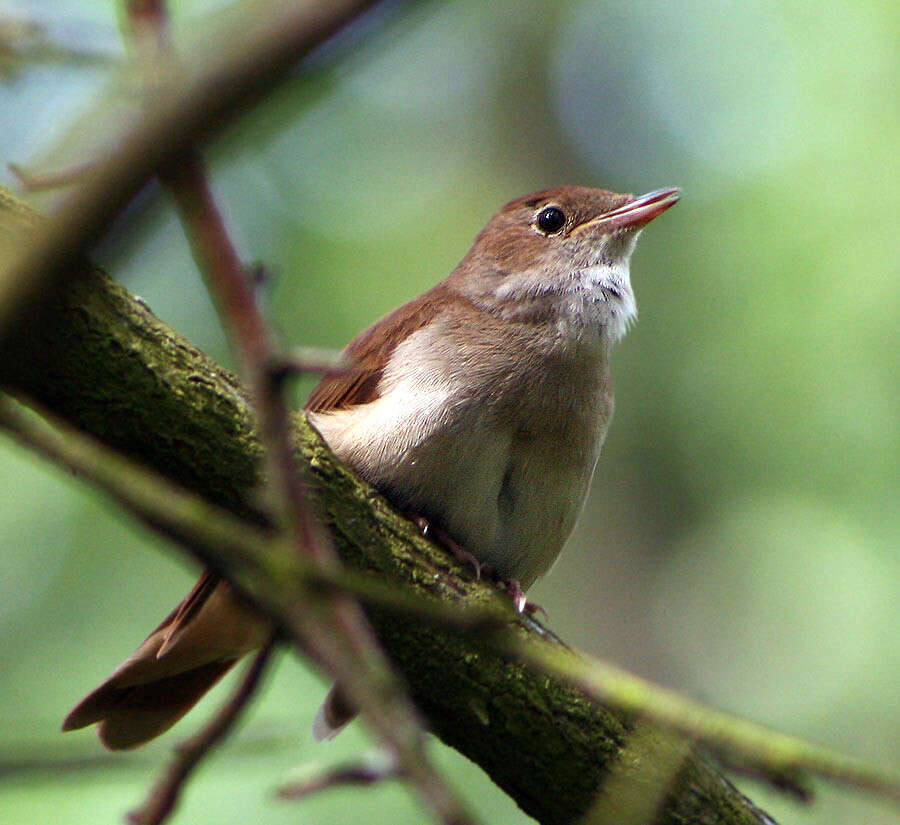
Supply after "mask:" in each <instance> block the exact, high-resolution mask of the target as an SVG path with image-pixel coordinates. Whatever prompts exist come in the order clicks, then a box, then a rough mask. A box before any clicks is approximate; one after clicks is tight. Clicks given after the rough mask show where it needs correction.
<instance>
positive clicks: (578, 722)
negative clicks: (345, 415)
mask: <svg viewBox="0 0 900 825" xmlns="http://www.w3.org/2000/svg"><path fill="white" fill-rule="evenodd" d="M3 207H6V209H5V211H6V213H7V214H6V220H0V244H2V242H3V241H4V240H5V241H7V243H9V244H20V243H21V242H22V234H23V231H24V230H25V227H27V225H28V224H29V223H32V222H33V220H34V218H32V217H30V216H29V215H28V213H27V212H26V211H25V210H24V209H23V208H22V207H21V205H20V204H18V202H16V201H14V200H13V199H11V198H9V196H6V197H0V210H3ZM4 227H5V228H6V230H7V231H6V232H5V233H4V231H3V228H4ZM0 251H2V250H0ZM50 303H51V308H50V313H49V314H48V315H47V316H46V318H47V320H46V321H45V322H44V323H42V324H39V325H32V326H30V327H28V328H26V329H23V330H22V331H21V332H20V335H19V337H18V338H17V339H15V340H14V341H13V342H12V343H11V344H10V345H9V346H8V347H7V348H6V349H5V350H4V351H3V352H2V353H0V383H3V384H4V385H6V386H9V387H12V388H14V389H16V390H17V391H18V392H21V393H24V394H26V395H29V396H31V397H32V398H34V399H36V400H37V401H38V402H39V403H41V404H42V405H44V406H46V407H47V408H49V409H51V410H52V411H53V412H54V414H56V415H58V416H60V417H62V418H64V419H66V420H68V421H70V422H71V423H72V424H74V425H75V426H77V427H79V428H81V429H83V430H85V431H87V432H89V433H91V434H93V435H94V436H96V437H97V438H98V439H100V440H101V441H102V442H104V443H106V444H107V445H109V446H111V447H114V448H116V449H118V450H121V451H122V452H124V453H125V454H126V455H128V456H130V457H131V458H133V459H136V460H138V461H140V462H142V463H144V464H146V465H148V466H150V467H153V468H155V469H156V470H157V471H159V472H160V473H162V474H164V475H166V476H168V477H169V478H171V479H173V480H175V481H177V482H178V483H179V484H181V485H183V486H185V487H188V488H189V489H191V490H194V491H196V492H198V493H200V494H201V495H202V496H203V497H204V498H206V499H207V500H209V501H212V502H214V503H216V504H219V505H221V506H223V507H225V508H227V509H229V510H231V511H232V512H233V513H235V514H237V515H239V516H242V517H246V518H249V519H251V520H252V521H254V522H255V523H257V524H263V523H264V521H265V520H264V518H263V516H262V514H261V513H259V511H258V509H257V508H256V506H255V503H254V499H255V490H256V487H257V485H258V482H259V472H260V466H261V464H260V446H259V442H258V440H257V437H256V432H255V421H254V418H253V414H252V410H251V408H250V405H249V403H248V400H247V397H246V394H245V392H244V390H243V389H242V388H241V387H240V385H239V384H238V383H237V382H236V381H235V379H234V378H233V377H232V376H231V375H230V374H228V373H227V372H226V371H224V370H222V369H221V367H219V366H218V365H217V364H215V363H214V362H212V361H211V360H210V359H208V358H207V357H206V356H204V355H203V354H202V353H201V352H199V351H198V350H196V349H195V348H194V347H192V346H191V345H190V344H189V343H187V342H186V341H185V340H184V339H182V338H181V337H180V336H178V334H177V333H175V332H174V331H173V330H171V329H170V328H168V327H167V326H165V325H164V324H162V323H161V322H160V321H159V320H158V319H156V318H155V317H154V316H153V315H152V313H150V311H149V310H148V309H147V308H146V307H145V306H143V305H142V304H141V303H139V302H138V301H136V300H134V299H133V298H132V297H131V296H130V295H129V294H128V293H127V292H126V291H125V290H124V289H122V288H121V287H119V286H118V285H116V284H114V283H113V282H111V281H110V280H109V279H108V278H106V277H105V276H104V275H103V274H102V273H100V272H98V271H96V270H88V271H85V272H84V273H83V277H81V278H79V279H77V280H75V281H73V282H72V283H71V285H70V286H69V287H68V288H67V289H66V290H65V292H58V293H55V294H54V295H53V296H52V298H51V301H50ZM292 427H293V429H292V439H293V443H294V447H295V449H296V451H297V453H298V455H299V456H300V457H301V459H302V461H303V462H304V464H305V466H306V467H307V468H308V472H309V478H310V481H311V484H312V493H313V495H314V498H315V500H316V502H317V505H318V507H319V510H320V512H321V513H322V516H323V518H324V520H325V522H326V525H327V527H328V528H329V531H330V532H331V534H332V536H333V538H334V541H335V544H336V546H337V548H338V550H339V551H340V553H341V556H342V558H343V559H344V561H345V562H346V563H347V564H349V565H351V566H352V567H354V568H356V569H359V570H364V571H368V572H374V573H376V574H377V576H378V577H380V578H383V579H386V580H389V581H392V582H399V583H402V584H403V585H404V586H405V587H407V588H409V589H410V590H411V591H412V592H414V593H418V594H420V595H430V596H435V595H436V596H439V597H441V598H443V599H448V600H451V601H455V602H458V603H461V604H469V605H474V606H478V605H481V604H485V603H486V602H489V601H491V600H493V599H494V598H495V594H496V590H495V588H494V587H493V586H492V585H490V584H489V583H486V582H483V581H473V580H471V579H470V578H468V577H467V572H466V571H462V570H461V568H460V567H459V565H458V564H456V562H455V561H454V560H453V559H452V558H451V557H449V555H448V554H446V553H444V552H443V551H441V550H440V549H439V548H436V547H434V546H432V545H431V544H429V543H428V542H426V541H424V540H422V539H421V537H420V536H418V534H417V531H416V530H415V528H414V527H413V526H412V525H411V524H410V523H409V522H408V521H407V520H406V519H404V518H403V517H402V516H400V515H399V514H397V513H396V512H395V511H394V510H392V509H391V507H390V506H389V505H388V504H387V502H386V501H385V500H384V499H383V498H382V497H381V496H379V495H378V494H377V493H375V492H374V491H373V490H372V489H371V488H370V487H368V486H367V485H365V484H363V483H361V482H360V481H359V480H358V479H356V478H355V476H354V475H353V474H352V473H351V472H350V471H348V470H347V469H346V468H344V467H343V466H342V465H340V464H339V463H338V462H337V461H336V460H335V459H334V457H333V456H332V455H331V453H330V452H329V451H328V449H327V447H326V446H325V445H324V443H323V442H322V441H321V439H320V438H319V437H318V435H317V434H316V433H315V432H314V431H313V430H312V429H311V428H310V427H309V425H308V424H307V423H306V420H305V417H304V416H302V415H300V414H297V415H295V416H294V417H293V418H292ZM368 612H369V616H370V619H371V621H372V623H373V626H374V628H375V630H376V632H377V634H378V636H379V638H380V639H381V641H382V644H383V645H384V647H385V649H386V650H387V652H388V654H389V655H390V657H391V658H392V659H393V661H394V663H395V664H396V665H397V667H398V668H399V670H400V671H401V673H402V674H403V676H404V678H405V679H406V681H407V684H408V686H409V689H410V692H411V694H412V697H413V699H414V701H415V702H416V704H417V705H418V707H419V708H420V710H421V711H422V712H423V713H424V714H425V716H426V717H427V718H428V719H429V721H430V723H431V725H432V728H433V730H434V731H435V733H436V734H437V735H438V736H440V737H441V738H442V739H443V740H444V741H445V742H447V743H448V744H449V745H451V746H453V747H455V748H457V749H458V750H460V751H461V752H462V753H464V754H466V755H467V756H468V757H469V758H470V759H472V760H473V761H475V762H476V763H478V764H479V765H481V766H482V767H483V768H484V769H485V770H486V771H487V773H488V774H489V775H490V776H491V777H492V779H493V780H494V781H495V782H496V783H497V784H498V785H499V786H500V787H501V788H503V789H504V790H506V791H507V792H508V793H509V794H510V795H511V796H512V797H513V798H514V799H515V800H516V801H517V802H518V804H519V805H520V806H521V807H522V808H523V809H524V810H525V811H526V812H527V813H529V814H531V815H532V816H534V817H535V818H536V819H538V820H539V821H540V822H542V823H569V822H573V821H575V820H576V819H577V818H578V817H580V816H581V815H583V814H584V813H585V812H586V811H587V810H588V809H589V808H590V807H591V806H592V805H593V804H594V800H595V797H596V795H597V792H598V790H599V789H600V787H601V785H602V783H603V781H604V780H605V778H606V776H607V775H608V772H609V771H610V770H611V768H612V766H613V765H615V764H616V763H617V760H619V759H620V757H621V753H620V751H621V748H622V747H623V746H624V745H625V743H626V740H627V738H628V732H629V731H630V730H631V728H632V726H633V719H632V717H631V716H630V715H629V714H624V713H617V712H613V711H611V710H609V709H608V708H604V707H602V706H601V705H599V704H597V703H596V702H594V701H591V700H589V699H587V698H586V697H585V696H584V694H583V693H581V692H579V691H577V690H575V689H573V688H571V687H569V686H568V685H567V684H566V683H565V682H563V681H561V680H558V679H555V678H552V677H548V676H547V675H545V674H543V673H541V672H539V671H537V670H534V669H531V668H529V667H527V666H525V665H523V664H522V663H521V662H517V661H509V660H505V659H498V658H497V656H496V655H495V654H491V653H490V651H488V650H487V649H486V648H485V646H484V645H483V644H481V643H479V642H478V640H477V639H472V638H463V637H461V636H460V635H459V634H457V633H454V632H453V631H450V630H447V629H443V628H438V627H435V626H434V625H433V624H430V623H421V622H409V621H408V620H405V619H404V618H402V617H398V615H397V614H396V613H395V612H393V611H391V610H384V609H379V608H371V609H370V610H369V611H368ZM522 632H525V631H522ZM663 758H665V759H666V760H668V756H667V755H666V754H663ZM647 759H648V760H651V761H652V749H651V750H650V751H649V755H648V757H647ZM666 764H669V763H668V761H667V762H666ZM655 821H656V822H657V823H659V825H674V823H684V822H692V823H698V824H699V825H706V823H754V824H755V825H760V823H767V822H771V820H769V819H768V818H767V817H765V815H764V814H762V813H761V812H759V811H758V810H757V809H756V808H755V807H754V806H753V805H752V804H751V803H750V802H749V801H747V800H746V799H745V798H744V797H743V796H742V795H741V794H740V793H739V792H738V791H737V790H736V789H735V788H734V787H733V786H732V785H731V784H730V783H729V782H727V780H725V779H724V778H723V777H722V776H721V775H720V774H718V773H717V772H716V771H715V770H714V769H712V768H711V767H710V766H709V765H708V764H707V763H706V762H704V761H703V760H702V759H701V758H700V757H699V756H698V755H697V754H695V753H690V754H689V755H688V756H687V758H686V759H685V761H684V763H683V764H682V765H681V767H680V768H679V769H678V771H677V777H676V778H675V780H674V781H673V782H672V783H671V786H670V789H669V790H668V792H667V794H666V798H665V801H664V802H663V804H662V806H661V809H660V812H659V814H658V816H657V818H656V820H655Z"/></svg>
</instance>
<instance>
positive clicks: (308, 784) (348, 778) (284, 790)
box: [278, 751, 404, 799]
mask: <svg viewBox="0 0 900 825" xmlns="http://www.w3.org/2000/svg"><path fill="white" fill-rule="evenodd" d="M294 773H295V774H299V776H296V777H295V778H294V779H292V780H291V781H290V782H286V783H285V784H284V785H282V786H281V787H280V788H279V789H278V796H279V798H281V799H302V798H304V797H307V796H309V795H310V794H314V793H319V792H320V791H324V790H328V789H329V788H335V787H339V786H343V785H375V784H377V783H381V782H386V781H387V780H390V779H398V778H403V776H404V773H403V770H402V768H401V767H400V766H399V765H398V764H397V760H396V759H394V758H393V757H392V756H391V755H390V754H387V753H385V752H384V751H376V752H375V753H374V754H370V755H369V757H368V758H363V759H359V760H357V761H355V762H350V763H347V764H344V765H333V766H331V767H322V766H320V765H315V764H314V765H304V766H302V767H300V768H297V769H296V770H295V771H294Z"/></svg>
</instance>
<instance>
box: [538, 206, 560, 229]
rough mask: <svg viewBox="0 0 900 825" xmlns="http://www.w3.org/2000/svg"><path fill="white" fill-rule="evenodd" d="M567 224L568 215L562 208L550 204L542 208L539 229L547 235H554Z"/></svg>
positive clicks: (539, 216)
mask: <svg viewBox="0 0 900 825" xmlns="http://www.w3.org/2000/svg"><path fill="white" fill-rule="evenodd" d="M565 224H566V215H565V213H564V212H563V211H562V209H559V208H558V207H556V206H548V207H547V208H546V209H542V210H541V212H540V214H539V215H538V216H537V225H538V229H540V230H541V232H543V233H544V234H545V235H552V234H553V233H554V232H559V230H560V229H562V228H563V226H565Z"/></svg>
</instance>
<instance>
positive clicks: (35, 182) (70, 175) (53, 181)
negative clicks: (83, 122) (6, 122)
mask: <svg viewBox="0 0 900 825" xmlns="http://www.w3.org/2000/svg"><path fill="white" fill-rule="evenodd" d="M6 167H7V168H8V169H9V171H10V172H12V173H13V174H14V175H15V176H16V178H17V179H18V181H19V183H20V184H21V185H22V188H23V189H24V190H25V191H26V192H40V191H43V190H46V189H59V188H60V187H63V186H72V185H73V184H77V183H81V182H83V181H84V179H85V177H87V175H89V174H90V173H91V172H92V171H93V170H94V169H96V168H97V162H96V161H88V162H87V163H80V164H78V165H77V166H69V167H67V168H65V169H59V170H57V171H55V172H32V171H29V170H28V169H25V168H24V167H23V166H20V165H19V164H18V163H7V164H6Z"/></svg>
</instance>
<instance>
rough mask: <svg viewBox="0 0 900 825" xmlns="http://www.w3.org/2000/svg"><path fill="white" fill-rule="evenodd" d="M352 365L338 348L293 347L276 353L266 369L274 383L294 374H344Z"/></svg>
mask: <svg viewBox="0 0 900 825" xmlns="http://www.w3.org/2000/svg"><path fill="white" fill-rule="evenodd" d="M352 369H353V367H352V365H351V364H350V362H349V361H348V360H347V358H346V356H345V355H344V354H343V353H342V352H340V351H339V350H332V349H323V348H322V347H294V348H293V349H292V350H291V351H290V352H289V353H287V354H285V355H276V356H275V358H274V359H273V360H272V361H271V362H270V363H269V364H268V365H267V367H266V371H267V372H268V373H269V375H270V376H271V379H272V380H273V381H275V382H276V383H281V382H282V381H284V380H286V379H287V378H290V377H292V376H295V375H309V374H318V375H323V376H325V377H329V378H330V377H336V376H341V375H346V374H347V373H348V372H350V371H352Z"/></svg>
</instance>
